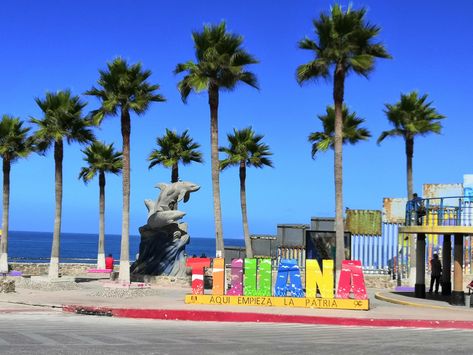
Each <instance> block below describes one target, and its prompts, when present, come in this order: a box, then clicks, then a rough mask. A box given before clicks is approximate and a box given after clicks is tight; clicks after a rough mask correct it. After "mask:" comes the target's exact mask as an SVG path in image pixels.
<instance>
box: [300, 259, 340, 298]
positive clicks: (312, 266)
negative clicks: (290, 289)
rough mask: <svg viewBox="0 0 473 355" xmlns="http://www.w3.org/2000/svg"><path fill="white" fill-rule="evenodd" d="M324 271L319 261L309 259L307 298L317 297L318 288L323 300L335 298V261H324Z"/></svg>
mask: <svg viewBox="0 0 473 355" xmlns="http://www.w3.org/2000/svg"><path fill="white" fill-rule="evenodd" d="M322 263H323V270H324V272H322V271H321V270H320V266H319V263H318V261H317V260H312V259H308V260H306V263H305V272H306V274H305V288H306V297H310V298H315V297H317V287H318V288H319V292H320V295H321V296H322V298H333V260H323V261H322Z"/></svg>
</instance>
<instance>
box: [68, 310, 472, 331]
mask: <svg viewBox="0 0 473 355" xmlns="http://www.w3.org/2000/svg"><path fill="white" fill-rule="evenodd" d="M63 311H65V312H72V313H79V314H96V315H105V316H113V317H124V318H148V319H168V320H187V321H204V322H267V323H302V324H322V325H347V326H364V327H408V328H450V329H452V328H455V329H473V321H461V320H458V321H456V320H421V319H375V318H343V317H320V316H301V315H283V314H268V313H243V312H219V311H191V310H176V309H121V308H107V307H86V306H77V305H68V306H64V307H63Z"/></svg>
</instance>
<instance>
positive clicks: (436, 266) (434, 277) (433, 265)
mask: <svg viewBox="0 0 473 355" xmlns="http://www.w3.org/2000/svg"><path fill="white" fill-rule="evenodd" d="M430 270H431V274H430V289H429V293H432V290H433V288H434V282H435V293H439V284H440V278H441V276H442V263H441V262H440V260H439V256H438V254H434V255H433V259H432V260H430Z"/></svg>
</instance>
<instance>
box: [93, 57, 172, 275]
mask: <svg viewBox="0 0 473 355" xmlns="http://www.w3.org/2000/svg"><path fill="white" fill-rule="evenodd" d="M99 73H100V78H99V80H98V82H97V83H98V86H99V87H98V88H96V87H92V88H91V89H90V90H88V91H87V92H86V93H85V94H86V95H92V96H95V97H97V98H98V99H99V100H100V103H101V106H100V108H99V109H98V110H96V111H94V112H93V114H94V118H95V119H96V121H97V123H100V122H102V120H103V118H104V117H105V116H117V115H118V114H119V115H120V119H121V132H122V141H123V149H122V152H123V174H122V177H123V211H122V239H121V248H120V269H119V276H118V277H119V279H120V280H121V281H123V282H128V283H129V282H130V244H129V243H130V241H129V240H130V230H129V229H130V228H129V224H130V133H131V121H130V111H131V112H134V113H136V114H137V115H143V114H144V113H145V112H146V111H147V110H148V108H149V106H150V104H151V103H152V102H162V101H165V99H164V97H163V96H161V95H159V94H157V93H156V90H158V89H159V85H151V84H149V83H148V82H147V80H148V78H149V77H150V76H151V71H150V70H143V69H142V67H141V64H140V63H137V64H132V65H128V63H127V62H126V61H125V60H124V59H122V58H116V59H115V60H113V61H112V62H110V63H107V70H99Z"/></svg>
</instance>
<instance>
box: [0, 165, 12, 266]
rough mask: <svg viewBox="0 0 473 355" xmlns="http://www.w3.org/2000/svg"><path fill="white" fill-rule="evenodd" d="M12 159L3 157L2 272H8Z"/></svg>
mask: <svg viewBox="0 0 473 355" xmlns="http://www.w3.org/2000/svg"><path fill="white" fill-rule="evenodd" d="M10 166H11V165H10V160H8V159H5V158H4V159H3V212H2V237H1V242H0V252H1V253H0V272H8V213H9V211H10Z"/></svg>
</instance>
